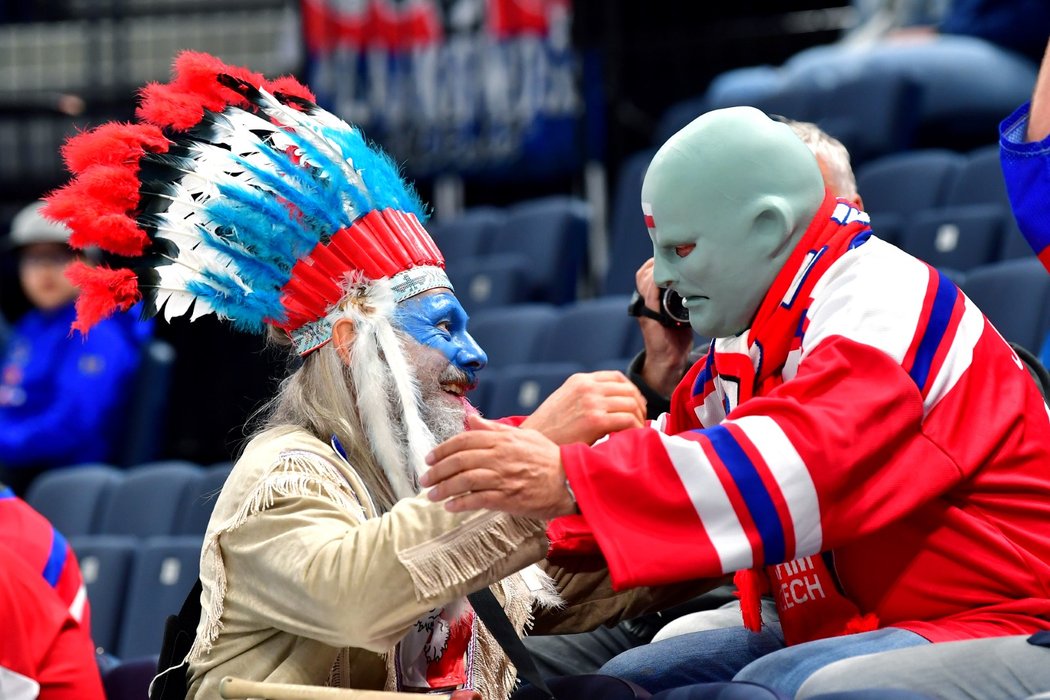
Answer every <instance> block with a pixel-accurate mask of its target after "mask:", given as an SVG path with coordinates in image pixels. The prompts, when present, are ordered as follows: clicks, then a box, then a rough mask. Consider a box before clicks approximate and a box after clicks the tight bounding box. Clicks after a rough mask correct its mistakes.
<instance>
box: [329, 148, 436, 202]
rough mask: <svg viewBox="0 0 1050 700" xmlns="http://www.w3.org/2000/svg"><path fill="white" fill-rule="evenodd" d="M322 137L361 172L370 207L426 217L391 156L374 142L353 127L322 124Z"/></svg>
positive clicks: (417, 198)
mask: <svg viewBox="0 0 1050 700" xmlns="http://www.w3.org/2000/svg"><path fill="white" fill-rule="evenodd" d="M323 131H324V133H325V136H326V137H327V138H329V139H330V140H332V141H334V142H335V143H337V144H338V145H339V148H340V150H341V151H342V152H343V155H344V156H346V157H347V159H348V160H350V161H351V162H352V163H353V165H354V169H355V170H357V172H358V174H360V176H361V179H362V180H363V181H364V183H365V187H366V188H367V189H368V190H369V192H370V195H371V202H370V203H371V206H370V207H369V209H388V208H390V209H400V210H402V211H406V212H410V213H412V214H415V215H416V217H417V218H418V219H419V220H420V221H424V220H425V219H426V210H425V208H424V206H423V203H422V201H421V200H420V199H419V195H418V194H417V193H416V191H415V190H414V189H413V188H412V187H411V186H410V185H409V184H408V183H407V182H405V180H404V179H403V178H402V177H401V175H400V173H399V171H398V168H397V166H396V165H395V164H394V162H393V161H392V160H391V159H390V157H389V156H388V155H387V154H386V153H384V152H383V151H381V150H380V149H379V147H378V146H375V145H374V144H373V147H372V148H369V145H368V144H367V143H366V142H365V139H364V135H363V134H362V133H361V131H360V130H358V129H354V128H348V129H335V128H332V127H325V128H324V129H323Z"/></svg>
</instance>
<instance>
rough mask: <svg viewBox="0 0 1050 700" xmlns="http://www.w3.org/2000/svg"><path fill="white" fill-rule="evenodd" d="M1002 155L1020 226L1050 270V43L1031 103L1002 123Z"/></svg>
mask: <svg viewBox="0 0 1050 700" xmlns="http://www.w3.org/2000/svg"><path fill="white" fill-rule="evenodd" d="M999 157H1000V162H1001V164H1002V169H1003V179H1004V181H1005V182H1006V191H1007V194H1008V195H1009V197H1010V209H1011V210H1012V211H1013V215H1014V218H1015V219H1016V220H1017V226H1018V228H1020V229H1021V233H1022V234H1023V235H1024V237H1025V240H1026V241H1028V244H1029V245H1030V246H1031V247H1032V250H1033V251H1034V252H1035V254H1036V256H1038V257H1039V260H1040V261H1042V263H1043V265H1044V266H1045V267H1046V268H1047V270H1048V271H1050V217H1048V216H1047V215H1046V212H1047V201H1048V198H1050V43H1048V44H1047V53H1046V56H1045V57H1044V58H1043V66H1042V68H1041V69H1040V71H1039V76H1038V78H1037V79H1036V86H1035V92H1034V93H1033V95H1032V101H1031V103H1030V104H1026V105H1022V106H1021V107H1019V108H1018V109H1017V110H1016V111H1015V112H1014V113H1013V114H1011V115H1010V116H1008V117H1007V118H1006V119H1004V120H1003V122H1002V124H1000V125H999Z"/></svg>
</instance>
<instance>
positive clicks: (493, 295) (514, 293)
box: [445, 253, 533, 314]
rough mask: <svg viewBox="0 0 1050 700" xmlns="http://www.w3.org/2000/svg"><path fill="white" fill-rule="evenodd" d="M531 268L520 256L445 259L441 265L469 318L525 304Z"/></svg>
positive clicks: (511, 254) (501, 255)
mask: <svg viewBox="0 0 1050 700" xmlns="http://www.w3.org/2000/svg"><path fill="white" fill-rule="evenodd" d="M532 266H533V265H532V263H531V262H530V261H529V259H528V258H527V257H525V256H524V255H522V254H520V253H501V254H498V255H487V256H475V257H471V258H459V259H457V258H449V260H448V262H447V263H445V269H446V271H447V272H448V279H449V281H450V282H452V285H453V286H454V287H455V288H456V296H457V297H459V299H460V301H461V302H462V304H463V308H464V309H466V311H467V313H469V314H473V313H475V312H477V311H479V310H481V309H491V308H496V307H501V306H510V305H512V304H520V303H522V302H524V301H527V300H528V298H529V295H530V293H531V291H530V287H529V268H530V267H532Z"/></svg>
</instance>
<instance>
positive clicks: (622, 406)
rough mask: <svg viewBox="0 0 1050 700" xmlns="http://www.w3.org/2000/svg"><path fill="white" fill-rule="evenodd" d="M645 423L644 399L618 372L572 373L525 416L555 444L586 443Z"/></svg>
mask: <svg viewBox="0 0 1050 700" xmlns="http://www.w3.org/2000/svg"><path fill="white" fill-rule="evenodd" d="M644 425H645V399H644V398H642V394H641V392H639V391H638V387H636V386H635V385H634V384H632V383H631V381H630V380H629V379H627V377H625V376H624V375H623V374H622V373H621V372H615V371H606V372H590V373H588V374H574V375H572V376H571V377H569V378H568V379H567V380H565V383H564V384H562V385H561V386H560V387H558V389H557V390H555V392H554V393H553V394H551V395H550V396H548V397H547V400H546V401H544V402H543V403H541V404H540V405H539V407H537V408H536V410H535V411H533V413H532V415H531V416H529V417H528V418H526V419H525V420H524V421H523V422H522V424H521V427H522V428H530V429H532V430H538V431H540V432H541V433H543V434H544V435H545V436H547V438H548V439H550V440H552V441H553V442H555V443H557V444H559V445H568V444H569V443H572V442H583V443H586V444H588V445H590V444H593V443H594V441H595V440H597V439H598V438H601V437H605V436H606V435H608V434H609V433H614V432H616V431H618V430H627V429H628V428H641V427H643V426H644Z"/></svg>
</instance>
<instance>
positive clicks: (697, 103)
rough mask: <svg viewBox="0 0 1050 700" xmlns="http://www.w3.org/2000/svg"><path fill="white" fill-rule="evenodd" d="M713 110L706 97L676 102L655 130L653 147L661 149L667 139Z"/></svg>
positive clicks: (667, 110) (661, 118)
mask: <svg viewBox="0 0 1050 700" xmlns="http://www.w3.org/2000/svg"><path fill="white" fill-rule="evenodd" d="M710 109H712V107H711V106H710V105H709V104H708V102H707V98H706V97H704V96H700V97H691V98H689V99H685V100H682V101H681V102H675V103H674V104H673V105H671V106H670V107H668V108H667V109H666V110H664V113H663V114H662V115H661V116H660V120H659V121H658V122H657V123H656V128H655V129H654V130H653V145H654V146H656V147H657V148H659V147H660V146H662V145H663V143H664V142H665V141H667V139H669V138H671V137H672V136H674V135H675V134H676V133H677V132H678V131H680V130H681V129H682V127H684V126H685V125H686V124H688V123H689V122H691V121H693V120H694V119H696V118H697V117H699V116H700V115H701V114H703V113H704V112H707V111H708V110H710ZM654 152H655V151H654Z"/></svg>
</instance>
